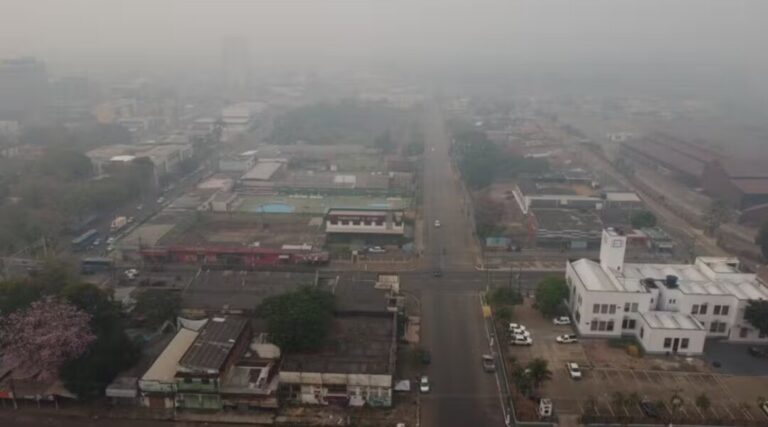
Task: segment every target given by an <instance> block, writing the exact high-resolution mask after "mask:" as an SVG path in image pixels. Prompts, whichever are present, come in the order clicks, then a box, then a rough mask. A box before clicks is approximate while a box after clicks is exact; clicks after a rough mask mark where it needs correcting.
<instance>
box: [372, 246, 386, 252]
mask: <svg viewBox="0 0 768 427" xmlns="http://www.w3.org/2000/svg"><path fill="white" fill-rule="evenodd" d="M368 253H370V254H384V253H387V250H386V249H384V248H382V247H381V246H371V247H370V248H368Z"/></svg>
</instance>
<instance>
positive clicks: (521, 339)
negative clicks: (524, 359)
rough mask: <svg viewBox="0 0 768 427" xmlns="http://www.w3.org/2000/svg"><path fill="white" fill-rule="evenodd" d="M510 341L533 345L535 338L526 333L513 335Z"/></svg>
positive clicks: (514, 343) (515, 343) (513, 343)
mask: <svg viewBox="0 0 768 427" xmlns="http://www.w3.org/2000/svg"><path fill="white" fill-rule="evenodd" d="M509 343H510V344H512V345H532V344H533V338H531V337H527V336H525V335H513V336H512V338H511V339H510V341H509Z"/></svg>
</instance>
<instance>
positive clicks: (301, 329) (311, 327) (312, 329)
mask: <svg viewBox="0 0 768 427" xmlns="http://www.w3.org/2000/svg"><path fill="white" fill-rule="evenodd" d="M334 307H335V301H334V297H333V294H331V293H330V292H327V291H324V290H320V289H316V288H311V287H303V288H300V289H298V290H296V291H294V292H289V293H286V294H282V295H277V296H273V297H269V298H267V299H265V300H264V302H263V303H262V304H261V306H260V307H259V310H258V311H259V313H260V314H261V315H262V317H264V318H265V319H266V321H267V330H268V332H269V334H270V338H271V339H272V341H273V342H274V343H275V344H277V345H278V346H280V348H281V349H282V350H283V351H288V352H290V351H311V350H317V349H318V348H320V347H321V346H322V345H323V343H324V342H325V338H326V336H327V335H328V330H329V329H330V326H331V321H332V320H333V310H334Z"/></svg>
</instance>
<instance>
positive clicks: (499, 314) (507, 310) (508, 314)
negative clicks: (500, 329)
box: [494, 306, 512, 323]
mask: <svg viewBox="0 0 768 427" xmlns="http://www.w3.org/2000/svg"><path fill="white" fill-rule="evenodd" d="M494 315H495V317H496V319H498V320H500V321H502V322H504V323H508V322H509V321H510V320H512V308H511V307H508V306H505V307H501V308H498V309H496V310H494Z"/></svg>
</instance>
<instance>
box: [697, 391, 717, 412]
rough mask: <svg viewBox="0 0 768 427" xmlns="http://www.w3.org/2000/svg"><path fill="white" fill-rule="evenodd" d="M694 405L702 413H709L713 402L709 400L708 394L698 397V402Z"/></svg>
mask: <svg viewBox="0 0 768 427" xmlns="http://www.w3.org/2000/svg"><path fill="white" fill-rule="evenodd" d="M693 403H694V404H695V405H696V407H697V408H699V410H700V411H701V412H707V411H708V410H709V408H711V407H712V401H711V400H709V396H707V394H706V393H701V394H700V395H698V396H696V400H695V401H694V402H693Z"/></svg>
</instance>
